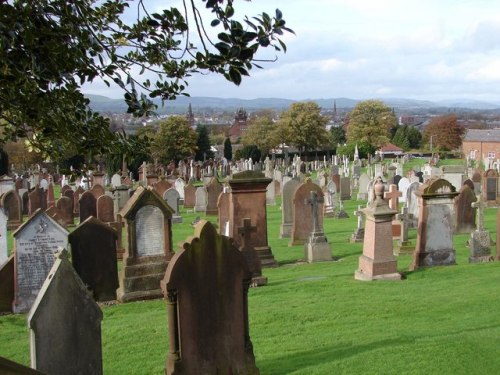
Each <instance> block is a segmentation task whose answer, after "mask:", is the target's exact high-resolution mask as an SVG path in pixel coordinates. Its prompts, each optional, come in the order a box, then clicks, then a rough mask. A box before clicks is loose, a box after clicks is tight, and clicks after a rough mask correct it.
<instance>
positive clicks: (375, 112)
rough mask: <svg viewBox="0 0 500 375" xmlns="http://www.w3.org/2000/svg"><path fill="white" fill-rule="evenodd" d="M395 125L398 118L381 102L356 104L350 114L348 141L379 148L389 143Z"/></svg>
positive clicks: (369, 101) (367, 101)
mask: <svg viewBox="0 0 500 375" xmlns="http://www.w3.org/2000/svg"><path fill="white" fill-rule="evenodd" d="M395 124H396V117H395V116H394V113H393V111H392V109H391V108H390V107H388V106H387V105H385V104H384V103H383V102H382V101H381V100H365V101H362V102H359V103H358V104H356V106H355V107H354V109H353V110H352V111H351V112H350V113H349V123H348V126H347V140H348V141H349V143H366V144H369V145H370V146H372V147H374V148H379V147H380V146H382V145H384V144H385V143H387V142H389V139H390V131H391V129H392V128H393V127H394V126H395Z"/></svg>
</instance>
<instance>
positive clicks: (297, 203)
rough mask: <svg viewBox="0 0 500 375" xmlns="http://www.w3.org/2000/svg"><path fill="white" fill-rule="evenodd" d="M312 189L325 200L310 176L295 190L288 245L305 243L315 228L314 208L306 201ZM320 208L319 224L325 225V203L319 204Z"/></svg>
mask: <svg viewBox="0 0 500 375" xmlns="http://www.w3.org/2000/svg"><path fill="white" fill-rule="evenodd" d="M311 191H315V192H316V193H317V195H318V198H321V200H323V192H322V190H321V188H320V187H319V186H318V185H316V184H314V183H313V182H312V181H311V179H310V178H307V179H306V182H304V183H303V184H301V185H300V186H299V187H298V188H297V190H295V194H294V197H293V225H292V232H291V238H290V242H289V243H288V246H295V245H303V244H304V243H306V241H307V239H308V238H309V234H310V233H311V232H312V230H313V227H312V225H313V219H312V210H311V209H310V208H309V207H308V204H307V203H306V200H307V199H308V198H310V196H311ZM318 209H319V211H318V212H320V213H321V214H320V215H319V216H318V224H319V226H320V227H323V203H319V204H318Z"/></svg>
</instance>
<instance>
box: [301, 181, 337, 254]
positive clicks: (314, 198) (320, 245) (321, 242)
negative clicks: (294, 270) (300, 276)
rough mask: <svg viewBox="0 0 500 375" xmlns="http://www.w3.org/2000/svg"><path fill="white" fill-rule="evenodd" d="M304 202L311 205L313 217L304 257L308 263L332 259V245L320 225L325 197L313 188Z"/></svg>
mask: <svg viewBox="0 0 500 375" xmlns="http://www.w3.org/2000/svg"><path fill="white" fill-rule="evenodd" d="M304 203H305V204H306V205H308V206H311V219H312V225H311V233H310V234H309V238H308V239H307V242H306V243H305V244H304V258H305V260H306V261H307V262H308V263H313V262H322V261H328V260H332V251H331V250H330V245H329V244H328V240H327V238H326V236H325V233H324V232H323V228H322V226H320V225H319V216H320V213H321V212H322V211H319V205H320V204H322V203H323V197H322V196H318V192H317V191H314V190H311V191H310V192H309V198H306V199H305V201H304Z"/></svg>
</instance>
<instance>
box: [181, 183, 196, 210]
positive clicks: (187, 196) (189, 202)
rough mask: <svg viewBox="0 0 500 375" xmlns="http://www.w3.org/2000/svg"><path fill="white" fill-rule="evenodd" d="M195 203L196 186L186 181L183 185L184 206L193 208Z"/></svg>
mask: <svg viewBox="0 0 500 375" xmlns="http://www.w3.org/2000/svg"><path fill="white" fill-rule="evenodd" d="M195 204H196V187H195V186H194V185H193V184H192V183H188V184H187V185H186V186H185V187H184V208H193V207H194V206H195Z"/></svg>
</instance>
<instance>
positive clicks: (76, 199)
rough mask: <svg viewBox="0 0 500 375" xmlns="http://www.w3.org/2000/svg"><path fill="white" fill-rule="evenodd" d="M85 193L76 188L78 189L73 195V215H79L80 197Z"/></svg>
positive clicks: (79, 187)
mask: <svg viewBox="0 0 500 375" xmlns="http://www.w3.org/2000/svg"><path fill="white" fill-rule="evenodd" d="M84 192H85V190H84V189H83V188H82V187H81V186H78V188H77V189H76V190H75V192H74V193H73V210H74V213H75V215H79V214H80V196H81V195H82V194H83V193H84Z"/></svg>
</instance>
